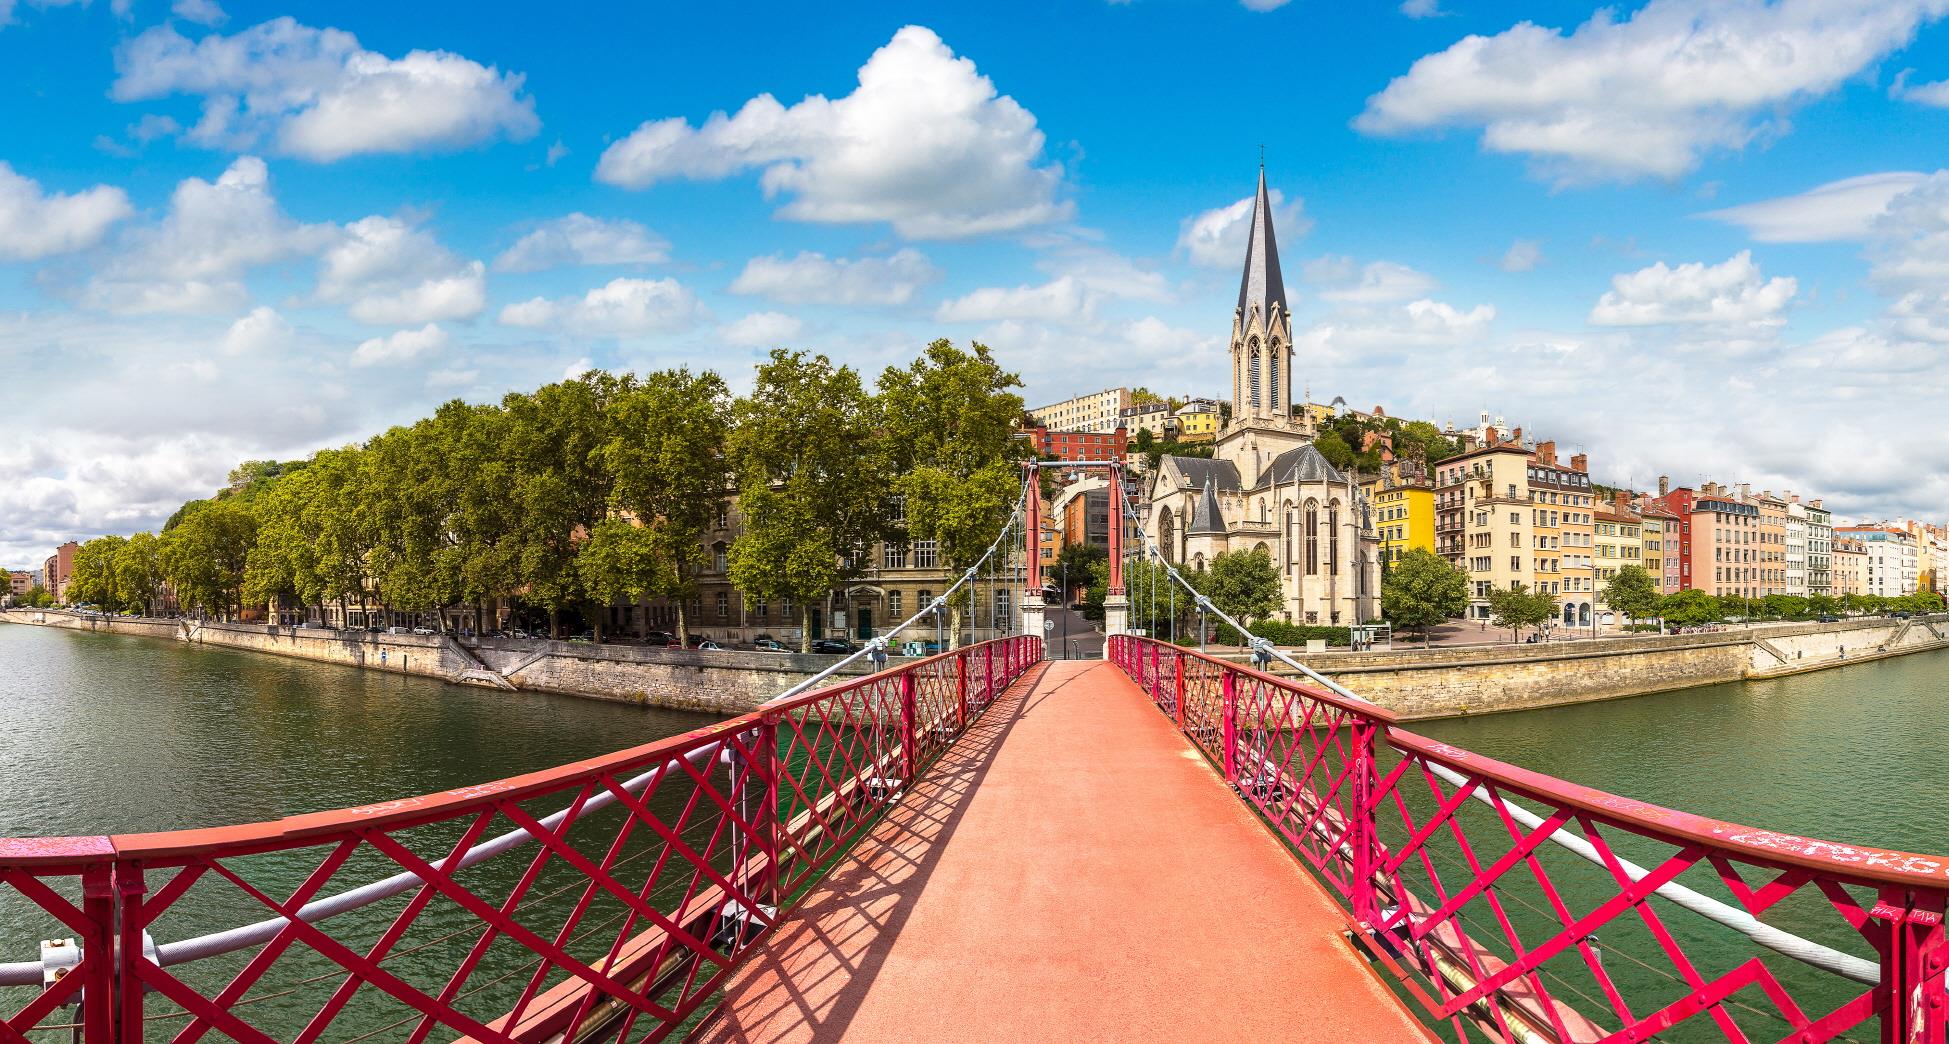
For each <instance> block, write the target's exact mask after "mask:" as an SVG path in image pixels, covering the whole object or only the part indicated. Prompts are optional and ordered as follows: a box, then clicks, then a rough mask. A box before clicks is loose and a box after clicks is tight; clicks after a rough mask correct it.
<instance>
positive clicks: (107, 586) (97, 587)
mask: <svg viewBox="0 0 1949 1044" xmlns="http://www.w3.org/2000/svg"><path fill="white" fill-rule="evenodd" d="M127 543H128V539H127V538H126V537H119V536H104V537H96V538H95V539H93V540H90V541H88V542H86V543H84V544H82V545H81V546H80V547H77V548H75V551H74V571H73V572H72V573H70V574H69V575H68V602H69V603H70V604H73V605H92V606H96V607H99V608H101V609H106V610H108V611H109V612H120V611H121V610H123V609H125V608H127V606H126V605H125V604H124V603H123V601H122V596H121V593H120V591H119V589H118V587H117V585H116V582H115V559H116V556H117V555H119V554H120V553H121V550H122V548H123V546H124V545H126V544H127Z"/></svg>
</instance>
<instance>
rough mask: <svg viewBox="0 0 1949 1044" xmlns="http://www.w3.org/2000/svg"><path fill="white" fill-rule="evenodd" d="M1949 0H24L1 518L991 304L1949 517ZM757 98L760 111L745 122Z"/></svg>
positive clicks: (8, 136) (115, 501)
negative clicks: (569, 377) (1290, 329)
mask: <svg viewBox="0 0 1949 1044" xmlns="http://www.w3.org/2000/svg"><path fill="white" fill-rule="evenodd" d="M1945 16H1949V0H1891V2H1883V3H1841V2H1835V0H1799V2H1793V0H1781V2H1776V3H1762V2H1759V0H1745V2H1726V3H1705V2H1701V0H1664V2H1658V3H1652V4H1649V5H1641V6H1632V5H1626V6H1619V7H1615V8H1611V9H1608V13H1607V12H1606V10H1600V9H1596V8H1594V7H1593V6H1592V5H1591V4H1590V3H1588V2H1585V3H1553V4H1533V5H1526V6H1523V7H1522V8H1521V10H1520V11H1518V10H1517V7H1516V5H1511V4H1505V3H1496V4H1487V3H1468V2H1465V0H1452V2H1444V3H1440V4H1429V3H1427V2H1426V0H1409V2H1408V3H1406V4H1403V5H1401V6H1399V7H1396V6H1393V5H1389V4H1324V3H1318V2H1315V0H1291V2H1289V3H1284V4H1276V5H1275V4H1273V3H1272V2H1271V0H1254V2H1253V3H1251V4H1249V5H1248V4H1242V3H1238V2H1235V0H1222V2H1221V0H1130V2H1126V3H1106V2H1102V0H1070V2H1057V3H1045V4H1038V5H1009V4H982V5H967V6H965V7H961V8H953V7H949V6H947V5H932V9H930V10H927V11H926V12H925V14H924V17H923V16H921V15H918V14H917V13H916V12H915V10H914V9H912V7H911V6H910V5H903V6H902V7H895V6H893V5H875V4H853V5H841V6H839V7H836V8H829V7H821V6H818V5H776V6H773V7H769V8H749V9H745V10H743V11H741V12H740V13H739V14H738V15H737V16H736V17H729V16H726V15H725V14H724V13H723V11H722V9H721V8H718V7H714V6H712V5H659V6H656V7H651V6H647V5H628V6H624V5H617V7H616V9H614V10H610V9H595V8H593V7H590V6H587V5H565V6H564V8H563V9H561V10H556V11H551V12H550V14H549V16H548V17H547V18H545V19H539V18H532V17H524V18H518V19H517V18H506V17H484V16H483V15H482V11H481V9H480V8H479V7H478V5H461V4H457V3H420V4H411V5H399V4H389V5H376V4H371V5H369V4H357V3H334V4H329V5H326V4H301V3H299V4H278V5H274V6H273V5H261V4H245V3H241V2H225V0H173V2H172V0H126V2H117V0H96V2H94V3H86V4H73V3H35V2H33V0H0V112H5V113H6V117H5V121H4V122H3V123H0V164H4V167H0V387H4V388H5V389H6V391H7V398H8V403H9V411H10V413H11V414H12V415H13V417H14V421H15V423H14V424H12V425H11V426H10V428H9V430H8V432H7V434H6V435H5V436H0V564H15V565H18V564H25V563H27V562H29V561H37V560H38V559H39V557H40V556H41V555H42V554H44V552H45V548H47V547H49V546H51V545H52V544H54V543H56V542H58V541H59V540H61V539H65V538H67V537H71V536H73V537H83V538H85V537H88V536H92V535H95V534H98V533H101V532H127V531H130V530H133V529H138V528H145V527H151V526H154V525H156V524H157V523H158V522H159V521H160V520H161V518H163V517H165V516H166V514H167V513H168V511H169V510H171V509H172V508H173V507H174V506H175V505H176V504H177V503H180V502H181V501H182V500H183V499H185V498H188V497H191V496H196V495H200V494H203V493H205V492H207V491H208V489H210V488H211V487H213V486H214V485H216V484H218V483H219V482H220V481H221V479H222V477H223V475H224V473H225V472H226V471H227V470H228V469H229V468H230V467H231V466H232V465H233V464H234V463H235V462H236V461H237V460H239V459H244V458H247V457H259V456H293V455H302V454H304V453H306V452H309V451H311V450H313V449H316V448H319V447H321V446H328V445H336V444H342V443H345V442H349V441H355V440H357V439H360V438H362V437H364V436H366V435H368V434H370V433H372V432H373V431H376V430H379V429H381V428H383V427H385V426H386V425H389V424H393V423H399V422H403V421H409V420H411V419H412V418H414V417H417V416H420V415H422V414H424V413H426V412H427V411H429V410H430V409H431V408H432V407H433V406H435V405H437V404H438V403H439V402H441V401H443V400H444V399H447V398H451V397H455V396H460V397H465V398H470V399H477V400H484V399H492V398H495V397H498V396H499V395H500V394H502V393H503V392H505V391H507V390H510V389H525V388H530V387H533V386H535V385H537V384H540V383H544V382H547V381H550V380H555V379H559V378H560V377H561V376H563V375H564V374H566V373H571V372H575V371H576V370H578V369H580V368H583V367H587V366H591V365H593V366H603V367H609V368H615V369H626V368H649V367H657V366H663V365H670V364H674V363H679V362H682V363H688V364H690V365H693V366H700V365H707V366H714V367H717V368H719V369H720V370H721V371H722V372H724V373H725V375H726V377H727V378H728V379H730V380H731V381H732V382H733V384H734V386H735V385H740V384H742V383H743V382H744V381H745V380H746V379H747V375H748V372H749V366H750V363H751V362H752V360H754V359H756V358H758V357H759V356H760V355H762V354H763V352H764V351H765V350H766V348H767V347H769V346H770V345H773V344H782V345H787V346H791V347H804V348H812V349H816V350H819V351H823V352H826V353H828V354H830V355H832V356H834V357H836V358H839V359H841V360H844V361H847V362H851V363H853V364H855V365H858V366H860V367H862V368H863V369H866V370H868V371H869V372H872V371H877V370H878V369H879V368H880V367H881V366H884V365H886V364H888V363H890V362H897V361H900V360H902V359H904V358H907V357H910V356H911V355H912V353H913V352H914V351H915V350H916V349H917V348H918V347H919V346H920V345H922V344H924V343H925V342H926V341H927V340H930V339H932V338H933V337H936V336H949V337H953V338H955V339H957V340H966V339H970V338H978V339H981V340H983V341H985V342H986V343H988V344H990V345H991V346H993V347H994V348H995V349H996V350H997V352H998V353H999V354H1000V355H1001V357H1002V358H1003V359H1004V360H1005V361H1006V362H1007V363H1008V364H1009V365H1011V366H1013V367H1015V368H1017V369H1019V370H1020V371H1021V372H1022V373H1023V375H1024V378H1025V380H1026V381H1027V383H1028V389H1027V396H1028V398H1029V399H1030V400H1031V401H1032V402H1034V401H1042V400H1052V399H1056V398H1061V397H1063V396H1066V395H1069V394H1072V393H1075V392H1080V391H1086V390H1092V389H1094V388H1098V387H1102V386H1105V385H1107V384H1115V383H1126V384H1139V383H1141V384H1147V385H1150V386H1151V387H1153V388H1156V389H1158V390H1161V391H1163V390H1168V391H1171V392H1177V393H1217V392H1219V391H1221V390H1222V389H1223V388H1225V387H1226V384H1227V373H1226V369H1225V365H1226V364H1225V357H1224V353H1223V346H1224V340H1225V337H1226V335H1227V333H1228V330H1229V322H1230V308H1231V304H1232V300H1233V298H1234V297H1235V295H1236V280H1237V269H1238V264H1239V252H1240V251H1242V248H1243V243H1242V234H1241V231H1242V230H1241V228H1240V226H1239V224H1238V219H1239V218H1240V217H1242V213H1241V208H1240V207H1239V206H1238V204H1239V203H1240V202H1241V201H1242V200H1243V199H1245V197H1246V196H1247V195H1248V194H1249V192H1250V190H1251V187H1252V183H1253V177H1254V174H1255V169H1256V164H1257V157H1258V149H1259V146H1261V145H1263V146H1264V147H1265V150H1266V153H1265V154H1266V162H1267V169H1268V175H1269V178H1270V181H1271V184H1272V186H1273V187H1274V189H1276V190H1277V191H1278V192H1279V193H1280V194H1281V198H1282V203H1281V206H1280V207H1279V208H1278V217H1279V222H1280V224H1279V242H1280V247H1281V252H1282V255H1283V261H1284V265H1285V271H1286V275H1287V280H1288V284H1289V292H1290V295H1291V297H1292V299H1293V301H1294V305H1295V309H1296V312H1297V318H1296V322H1295V330H1296V333H1297V340H1298V342H1299V350H1298V361H1297V366H1298V373H1297V375H1296V376H1298V377H1299V379H1300V380H1302V381H1303V382H1304V383H1305V384H1306V385H1308V386H1310V388H1311V389H1312V392H1313V395H1314V397H1315V398H1316V399H1320V400H1326V399H1330V398H1332V397H1333V396H1336V395H1338V396H1344V397H1345V398H1346V399H1347V400H1349V401H1350V402H1353V403H1355V404H1357V405H1361V406H1367V405H1372V404H1375V403H1380V404H1383V405H1385V406H1386V407H1387V408H1388V410H1389V411H1390V412H1392V413H1395V414H1401V415H1410V416H1425V417H1430V418H1433V419H1435V420H1438V421H1442V420H1449V419H1454V420H1457V421H1461V422H1464V423H1467V422H1469V421H1471V420H1472V419H1473V417H1474V415H1475V414H1476V413H1477V411H1480V410H1487V411H1490V412H1491V413H1492V414H1496V415H1501V416H1504V417H1506V418H1507V419H1508V420H1509V421H1510V422H1511V423H1514V424H1522V425H1524V426H1525V427H1526V428H1527V429H1528V430H1530V431H1536V432H1539V433H1540V434H1542V435H1543V436H1544V437H1554V438H1556V440H1557V441H1558V442H1559V443H1560V444H1562V445H1567V446H1573V447H1580V448H1583V449H1586V450H1587V451H1588V452H1589V453H1590V454H1591V457H1592V461H1593V468H1594V470H1595V471H1596V472H1597V477H1598V478H1599V479H1600V480H1606V481H1613V482H1631V483H1637V484H1640V485H1647V484H1649V483H1651V482H1653V481H1655V478H1656V476H1657V475H1658V474H1660V473H1669V474H1671V475H1672V476H1673V477H1674V478H1675V479H1676V480H1678V481H1681V482H1687V481H1696V480H1698V479H1700V478H1704V477H1711V478H1716V479H1718V480H1720V481H1727V482H1739V481H1750V482H1752V483H1753V484H1754V485H1755V486H1756V487H1770V488H1775V489H1780V488H1788V487H1790V488H1792V489H1794V490H1796V491H1799V492H1801V493H1803V494H1806V495H1809V496H1825V497H1826V498H1827V499H1828V501H1829V503H1830V504H1831V505H1832V506H1835V507H1837V508H1838V510H1839V511H1840V512H1841V513H1842V515H1843V516H1844V517H1881V516H1886V515H1896V514H1907V515H1915V516H1920V517H1926V518H1932V519H1940V517H1941V516H1943V515H1944V514H1945V503H1946V502H1949V479H1945V478H1944V476H1943V474H1942V471H1941V468H1940V465H1939V462H1940V461H1941V460H1942V459H1943V458H1944V451H1945V450H1949V435H1944V434H1941V433H1940V431H1941V429H1942V426H1941V425H1940V423H1939V414H1940V412H1941V407H1942V405H1943V404H1944V403H1945V402H1949V398H1946V397H1945V395H1944V392H1945V390H1949V389H1945V376H1949V369H1945V366H1944V364H1943V360H1942V353H1943V350H1944V348H1945V346H1949V175H1945V174H1938V172H1939V171H1941V170H1942V168H1944V167H1945V166H1949V162H1945V155H1944V153H1945V151H1949V145H1945V143H1949V85H1945V84H1949V25H1945V24H1944V21H1945ZM714 114H723V115H714Z"/></svg>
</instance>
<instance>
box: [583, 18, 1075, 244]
mask: <svg viewBox="0 0 1949 1044" xmlns="http://www.w3.org/2000/svg"><path fill="white" fill-rule="evenodd" d="M1042 146H1043V134H1042V131H1041V130H1040V129H1039V128H1038V127H1037V126H1036V122H1035V116H1034V115H1032V114H1031V113H1030V112H1029V111H1028V110H1027V109H1024V108H1023V107H1022V106H1021V105H1019V104H1017V103H1016V101H1015V100H1014V99H1013V98H1010V97H1008V96H1006V95H1000V94H998V93H997V92H996V90H995V85H994V84H993V83H992V82H990V81H989V79H988V78H987V77H985V76H982V75H981V74H980V73H978V72H976V71H975V66H974V63H973V62H972V61H969V60H968V59H966V58H958V57H956V56H955V54H954V52H953V51H951V50H949V49H948V47H947V45H946V44H945V43H943V42H942V41H941V38H940V37H939V36H937V35H935V34H934V32H933V31H932V30H930V29H926V28H924V27H921V26H916V25H910V26H907V27H906V28H903V29H901V30H900V31H899V32H897V33H895V34H894V36H893V39H892V41H891V42H889V43H888V44H887V45H886V46H884V47H882V48H880V49H879V50H877V51H875V52H873V56H872V57H871V58H869V59H867V62H866V64H865V65H864V66H861V67H860V70H859V87H858V89H856V90H855V91H854V92H853V93H852V94H849V95H847V96H845V97H843V98H839V99H836V100H834V99H828V98H825V97H823V96H820V95H812V96H810V97H807V98H806V99H805V100H803V101H801V102H799V103H798V104H796V105H792V106H790V107H787V106H784V105H781V104H779V102H778V100H777V99H775V98H773V97H772V96H771V95H769V94H761V95H759V96H758V97H756V98H753V99H751V100H750V101H748V102H746V103H745V104H744V106H743V107H742V108H741V109H739V110H738V112H737V114H736V115H735V116H728V115H726V114H724V113H722V112H718V113H714V114H712V115H711V117H710V118H709V119H707V120H705V121H704V124H703V125H702V126H701V127H693V126H691V125H690V123H689V122H688V121H686V120H685V119H683V118H682V117H671V118H668V119H661V120H650V121H647V122H645V123H643V124H642V125H641V126H639V127H637V128H636V130H635V131H633V132H632V133H630V134H629V136H628V137H625V138H623V139H622V140H621V141H618V142H616V143H615V144H613V145H610V146H609V147H608V148H607V149H605V150H604V151H603V154H602V158H601V160H600V161H599V162H598V163H597V165H596V179H597V180H598V181H602V182H605V183H608V184H611V185H620V186H623V187H626V188H638V189H640V188H647V187H649V186H650V185H653V184H655V183H656V182H658V181H662V180H666V179H670V178H695V179H709V178H723V177H727V176H729V175H732V174H735V173H738V172H740V171H744V170H750V169H754V168H756V169H761V170H762V171H763V173H762V174H761V175H760V177H759V182H760V184H761V185H762V186H763V188H764V192H765V195H766V196H767V197H772V198H776V197H780V196H784V197H788V198H789V202H787V203H786V204H785V205H784V206H783V207H782V208H781V209H780V210H779V214H780V215H781V216H783V217H787V218H790V219H793V220H797V221H816V222H846V223H850V222H878V221H884V222H888V223H890V224H891V225H892V226H893V229H894V231H895V232H897V233H899V234H900V235H902V236H904V237H907V238H909V239H947V238H955V237H961V236H970V235H980V234H983V233H991V232H1005V231H1010V230H1013V229H1019V228H1026V227H1029V226H1031V225H1039V224H1045V223H1048V222H1052V221H1061V220H1064V219H1067V218H1068V217H1069V216H1070V214H1071V213H1072V211H1073V209H1074V208H1073V206H1072V205H1071V204H1070V203H1069V202H1067V201H1064V200H1061V199H1059V198H1058V195H1059V193H1060V191H1061V189H1062V183H1063V171H1062V166H1061V165H1060V164H1057V163H1054V162H1044V157H1043V154H1042Z"/></svg>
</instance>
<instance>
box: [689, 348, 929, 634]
mask: <svg viewBox="0 0 1949 1044" xmlns="http://www.w3.org/2000/svg"><path fill="white" fill-rule="evenodd" d="M876 413H877V411H876V410H875V408H874V403H873V401H872V398H871V397H870V396H869V395H868V394H867V392H866V388H865V385H863V384H862V383H861V381H860V378H859V374H858V373H857V372H855V371H854V370H853V369H852V368H851V367H848V366H835V365H833V363H832V360H830V359H828V358H826V357H825V356H823V355H814V354H808V353H805V352H791V351H786V350H784V349H774V350H773V351H772V353H771V357H770V358H769V359H768V360H767V361H766V362H765V363H763V364H761V365H760V366H759V367H758V374H757V380H756V381H755V382H753V385H752V390H751V394H750V395H748V396H746V397H744V398H741V399H739V400H738V401H737V403H736V404H735V405H734V406H733V407H732V417H733V419H734V421H735V424H734V426H733V428H732V430H731V434H730V438H729V440H728V442H729V454H728V462H729V464H730V467H731V470H732V473H733V474H735V475H736V476H737V484H738V510H739V513H740V514H741V515H742V516H743V517H744V534H743V536H742V537H740V538H739V539H738V541H737V542H736V543H735V544H733V545H731V548H730V552H729V557H730V574H731V582H732V583H733V584H735V585H737V588H738V590H740V591H742V592H743V593H744V596H745V597H746V598H747V599H754V598H765V599H782V598H790V599H792V600H793V601H795V602H797V603H798V605H799V607H800V609H799V612H800V636H799V647H800V650H801V651H805V652H809V651H811V648H812V637H813V635H812V631H813V626H812V613H813V611H814V607H815V606H817V605H819V604H820V603H821V602H823V601H824V599H825V596H826V592H827V591H830V590H831V589H832V588H833V586H834V585H835V584H837V583H838V582H839V581H840V580H841V579H842V578H843V577H845V576H847V575H849V572H850V571H851V570H850V569H849V568H848V567H847V566H845V565H842V560H844V561H849V562H852V563H854V564H853V566H852V567H851V568H852V569H856V568H857V562H858V556H859V555H860V554H862V553H863V552H864V551H865V549H866V548H867V547H868V546H869V545H871V544H872V543H873V541H875V540H878V539H882V538H884V537H887V536H890V535H893V534H892V533H891V532H890V530H891V526H890V521H891V517H892V516H891V511H890V510H889V508H890V499H891V498H890V496H889V492H890V491H889V489H888V485H889V481H888V480H889V476H888V474H887V466H886V465H887V454H886V452H885V450H884V446H883V443H882V441H881V430H880V428H879V423H878V421H879V418H878V417H877V416H876Z"/></svg>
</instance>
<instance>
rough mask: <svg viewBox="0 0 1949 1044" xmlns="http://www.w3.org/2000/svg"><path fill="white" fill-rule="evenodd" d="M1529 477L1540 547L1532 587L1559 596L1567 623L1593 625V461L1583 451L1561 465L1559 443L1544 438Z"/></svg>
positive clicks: (1532, 457) (1533, 455)
mask: <svg viewBox="0 0 1949 1044" xmlns="http://www.w3.org/2000/svg"><path fill="white" fill-rule="evenodd" d="M1517 431H1518V433H1520V432H1521V429H1520V428H1519V429H1517ZM1524 477H1525V479H1526V480H1527V483H1528V486H1529V500H1530V503H1531V505H1532V506H1531V509H1530V527H1531V533H1532V534H1533V541H1534V547H1535V549H1536V564H1535V573H1534V576H1533V578H1532V582H1531V586H1532V588H1533V589H1534V590H1537V591H1542V592H1545V593H1548V594H1552V595H1555V596H1557V611H1558V613H1559V614H1560V617H1561V619H1562V621H1563V625H1564V626H1566V627H1588V626H1590V624H1591V621H1592V614H1593V613H1594V612H1595V603H1596V600H1597V588H1598V581H1597V567H1596V550H1597V548H1596V545H1597V536H1596V493H1595V492H1594V491H1593V490H1592V488H1591V485H1590V466H1589V461H1588V460H1587V459H1586V458H1585V456H1584V455H1583V454H1581V453H1579V454H1576V455H1575V456H1573V457H1571V458H1570V460H1569V462H1568V463H1567V464H1560V463H1558V462H1557V457H1556V443H1555V442H1539V443H1537V444H1536V449H1535V450H1534V451H1533V452H1532V453H1531V454H1530V458H1529V462H1528V466H1527V468H1526V469H1525V475H1524Z"/></svg>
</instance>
